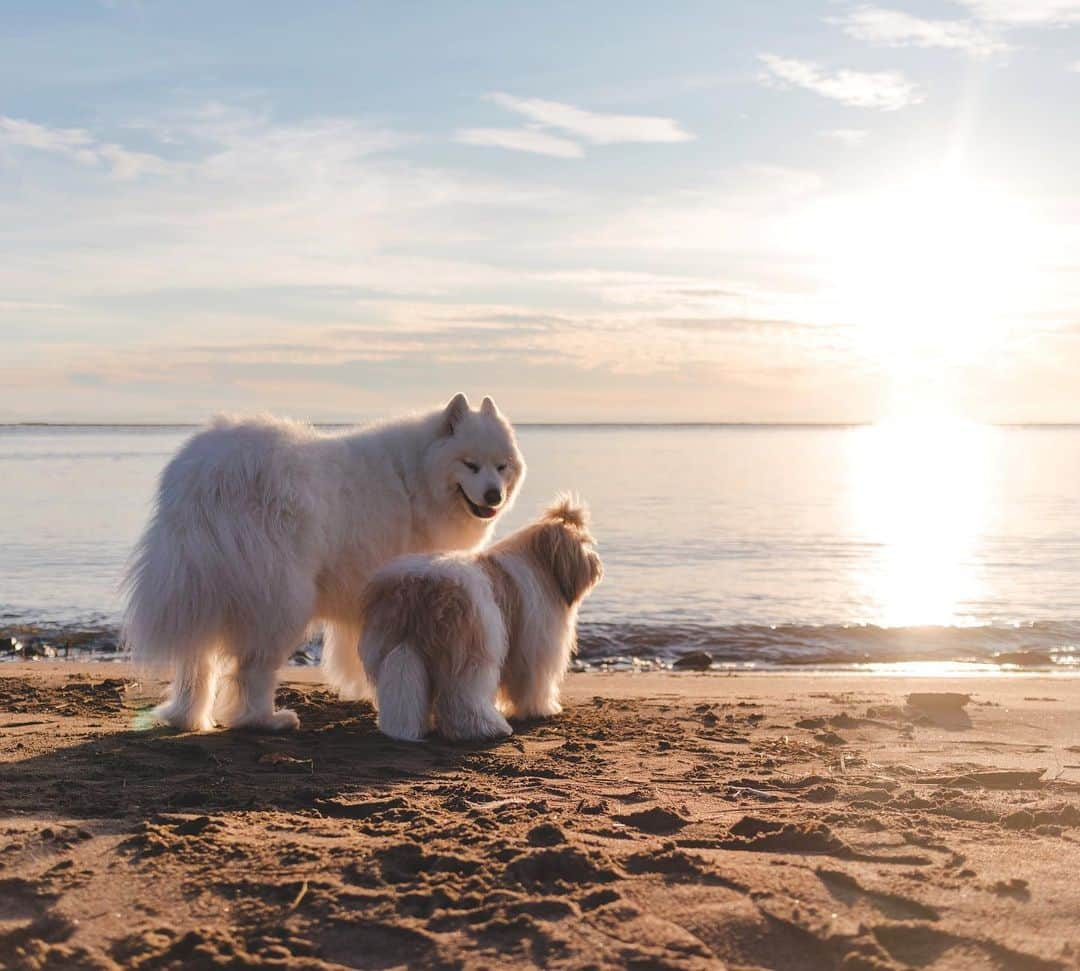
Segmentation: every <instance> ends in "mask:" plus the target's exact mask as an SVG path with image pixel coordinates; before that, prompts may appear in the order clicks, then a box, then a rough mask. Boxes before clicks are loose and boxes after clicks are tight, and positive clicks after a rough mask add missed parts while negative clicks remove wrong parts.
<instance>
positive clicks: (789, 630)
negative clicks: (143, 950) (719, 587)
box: [0, 621, 1080, 668]
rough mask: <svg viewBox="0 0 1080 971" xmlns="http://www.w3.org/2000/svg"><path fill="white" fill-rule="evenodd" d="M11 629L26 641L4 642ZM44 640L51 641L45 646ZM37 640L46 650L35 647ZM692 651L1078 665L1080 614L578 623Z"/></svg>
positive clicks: (584, 629) (588, 643)
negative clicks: (1000, 618) (1009, 619)
mask: <svg viewBox="0 0 1080 971" xmlns="http://www.w3.org/2000/svg"><path fill="white" fill-rule="evenodd" d="M8 638H14V639H15V640H16V641H18V642H19V643H20V644H21V645H23V646H24V648H25V647H27V646H29V648H30V651H29V652H26V651H24V649H23V648H20V650H18V651H13V650H11V649H10V646H9V647H8V650H6V651H5V650H3V647H4V646H5V645H6V644H9V643H10V642H8V641H7V639H8ZM0 642H3V643H0V660H3V659H7V660H12V659H15V660H17V659H20V658H22V657H28V656H31V655H32V654H34V652H36V654H35V655H34V656H39V657H54V656H55V657H61V658H63V657H69V658H74V657H83V658H85V657H87V656H93V657H102V658H104V657H106V656H107V657H115V658H118V657H120V656H121V655H122V649H121V647H120V646H119V635H118V631H117V628H116V626H115V625H114V624H109V623H100V624H98V623H84V624H79V625H50V624H26V623H21V624H19V623H16V624H13V625H10V626H8V627H7V628H5V627H4V626H3V624H2V623H0ZM46 646H47V647H50V648H52V650H48V649H47V648H46ZM38 648H40V650H38ZM692 652H702V653H704V654H707V655H708V656H709V658H710V659H711V661H712V663H714V664H717V665H720V666H727V667H735V668H741V667H746V668H778V667H795V666H811V667H815V666H820V667H835V666H844V667H853V666H861V665H867V664H871V665H873V664H895V663H903V662H908V663H911V662H955V663H979V664H994V665H998V666H1008V667H1015V668H1057V667H1062V666H1068V667H1074V668H1080V623H1077V622H1063V621H1047V622H1034V623H1029V624H1016V625H1004V624H1003V625H983V626H972V627H877V626H875V625H872V624H825V625H801V624H778V625H771V626H770V625H758V624H732V625H715V626H712V625H707V624H634V623H603V622H600V623H598V622H590V623H582V624H581V625H580V628H579V631H578V658H579V660H580V661H581V662H583V666H585V667H594V666H596V665H598V664H604V665H610V664H614V665H616V666H629V667H634V666H638V667H640V666H658V667H667V666H669V665H671V664H672V663H674V662H675V661H677V660H678V659H679V658H680V657H683V656H685V655H687V654H690V653H692ZM320 656H321V637H320V636H316V637H315V638H313V639H312V640H311V641H310V642H308V643H307V644H304V645H301V646H300V648H299V649H298V651H297V652H296V654H295V655H294V663H297V664H317V663H318V662H319V659H320Z"/></svg>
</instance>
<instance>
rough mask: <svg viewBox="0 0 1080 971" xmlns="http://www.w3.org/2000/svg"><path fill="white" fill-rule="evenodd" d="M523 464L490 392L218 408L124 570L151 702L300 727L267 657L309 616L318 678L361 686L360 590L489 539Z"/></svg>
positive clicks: (170, 715) (254, 724)
mask: <svg viewBox="0 0 1080 971" xmlns="http://www.w3.org/2000/svg"><path fill="white" fill-rule="evenodd" d="M524 472H525V466H524V462H523V460H522V458H521V455H520V453H519V452H518V449H517V446H516V444H515V441H514V435H513V430H512V428H511V427H510V425H509V423H508V422H507V421H506V420H505V419H504V418H503V417H502V416H501V415H500V414H499V412H498V410H497V408H496V407H495V405H494V403H493V402H492V401H491V400H490V399H487V398H485V399H484V402H483V405H482V406H481V408H480V409H479V410H478V411H472V410H470V409H469V405H468V402H467V401H466V399H465V397H464V395H458V396H456V397H455V398H454V399H453V400H452V401H451V402H450V403H449V404H448V405H447V406H446V407H445V408H444V409H440V410H438V411H435V412H432V413H430V414H427V415H423V416H420V417H414V418H406V419H402V420H399V421H394V422H389V423H386V424H382V425H377V426H373V427H370V428H367V429H363V430H360V431H357V432H353V433H350V434H338V435H326V434H321V433H319V432H317V431H315V430H314V429H312V428H311V427H309V426H307V425H301V424H297V423H293V422H288V421H281V420H277V419H273V418H258V419H254V420H249V421H238V420H233V419H229V418H219V419H217V420H216V421H215V422H214V423H213V424H212V425H211V426H210V427H209V428H208V429H206V430H205V431H202V432H200V433H198V434H197V435H195V436H194V437H193V438H192V439H190V440H189V441H188V442H187V443H186V444H185V445H184V446H183V447H182V448H181V449H180V451H179V452H178V453H177V454H176V456H175V457H174V458H173V459H172V460H171V461H170V462H169V464H168V465H167V466H166V468H165V470H164V472H163V473H162V476H161V481H160V485H159V490H158V495H157V504H156V509H155V511H154V515H153V518H152V519H151V521H150V524H149V526H148V527H147V530H146V532H145V534H144V535H143V537H142V539H141V540H140V542H139V544H138V546H137V547H136V550H135V553H134V556H133V560H132V564H131V567H130V569H129V572H128V576H127V579H126V590H127V597H128V604H127V612H126V618H125V620H126V623H125V634H126V639H127V642H128V643H129V644H130V646H131V647H132V649H133V652H134V655H135V657H136V659H137V660H139V661H142V662H146V663H152V664H158V665H166V666H168V667H169V668H170V669H171V672H172V677H173V680H172V685H171V688H170V691H169V697H168V699H167V701H166V702H165V703H164V704H163V705H161V706H160V707H159V709H158V715H159V716H160V717H161V718H162V719H163V720H164V721H166V722H168V723H169V724H171V725H174V726H176V727H178V728H184V729H190V730H198V731H202V730H207V729H210V728H212V727H213V725H214V724H215V722H216V723H217V724H219V725H223V726H226V727H240V726H246V727H251V728H259V729H265V730H281V729H289V728H295V727H296V725H297V718H296V715H295V714H294V713H293V712H291V711H286V710H282V711H275V710H274V691H275V688H276V685H277V670H278V668H279V667H280V665H281V664H282V663H283V662H284V661H285V660H286V659H287V658H288V657H289V655H290V654H291V652H292V651H293V650H294V649H295V648H296V646H297V645H298V644H299V643H300V642H301V641H302V639H303V637H304V633H305V631H306V629H307V628H308V626H309V624H310V623H311V622H312V621H314V620H322V621H325V622H326V638H325V646H324V662H323V663H324V666H325V668H326V675H327V677H328V680H330V681H331V682H332V683H334V684H335V685H336V686H337V687H338V688H339V690H341V691H342V693H343V694H344V695H345V696H346V697H354V698H356V697H366V696H367V695H368V694H369V693H370V692H369V688H368V686H367V684H366V681H365V678H364V673H363V669H362V667H361V665H360V663H359V660H358V658H357V655H356V642H357V638H358V637H359V632H360V628H361V622H360V621H361V619H360V616H359V614H358V597H357V592H358V591H359V590H361V589H362V588H363V586H364V584H365V583H366V582H367V581H368V579H369V577H370V576H371V574H372V573H373V572H374V571H375V570H376V569H377V568H378V567H380V566H381V565H383V564H384V563H386V562H387V561H389V560H390V559H392V558H394V557H396V556H400V555H401V554H405V553H415V552H435V551H445V550H468V549H472V548H474V547H477V546H478V545H480V544H481V543H483V542H484V541H485V540H486V539H487V537H488V534H489V532H490V530H491V526H492V523H493V522H494V518H495V516H496V515H497V513H498V512H501V511H503V510H505V509H506V508H508V506H509V504H510V503H511V502H512V500H513V497H514V495H515V490H516V488H517V485H518V484H519V483H520V481H521V479H522V477H523V475H524ZM495 491H497V492H498V494H499V501H498V502H493V501H492V500H493V498H494V494H495Z"/></svg>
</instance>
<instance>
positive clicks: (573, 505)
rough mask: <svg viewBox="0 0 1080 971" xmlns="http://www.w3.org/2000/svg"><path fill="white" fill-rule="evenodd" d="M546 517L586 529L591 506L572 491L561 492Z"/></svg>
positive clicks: (548, 509) (545, 514)
mask: <svg viewBox="0 0 1080 971" xmlns="http://www.w3.org/2000/svg"><path fill="white" fill-rule="evenodd" d="M544 517H545V518H546V519H553V520H555V521H556V522H560V523H565V524H566V525H567V526H576V527H577V528H578V529H586V528H587V527H588V525H589V507H588V506H587V505H586V504H585V502H584V501H583V500H581V499H579V498H578V497H577V496H576V495H574V494H573V493H572V492H561V493H559V495H558V496H556V497H555V501H554V502H553V503H552V504H551V505H550V506H548V508H547V510H546V511H545V513H544Z"/></svg>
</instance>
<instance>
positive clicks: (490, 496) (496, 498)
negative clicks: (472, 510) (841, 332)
mask: <svg viewBox="0 0 1080 971" xmlns="http://www.w3.org/2000/svg"><path fill="white" fill-rule="evenodd" d="M484 502H486V503H487V504H488V505H489V506H497V505H498V504H499V503H500V502H502V493H501V492H499V490H498V489H488V491H487V492H485V493H484Z"/></svg>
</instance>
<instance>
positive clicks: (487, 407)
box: [480, 398, 499, 418]
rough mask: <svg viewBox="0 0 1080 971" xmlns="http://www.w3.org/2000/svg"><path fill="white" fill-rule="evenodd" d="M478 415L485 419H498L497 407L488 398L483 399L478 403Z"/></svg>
mask: <svg viewBox="0 0 1080 971" xmlns="http://www.w3.org/2000/svg"><path fill="white" fill-rule="evenodd" d="M480 414H481V415H483V416H484V417H485V418H498V417H499V408H498V405H496V404H495V402H494V401H492V400H491V399H490V398H484V400H483V401H481V402H480Z"/></svg>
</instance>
